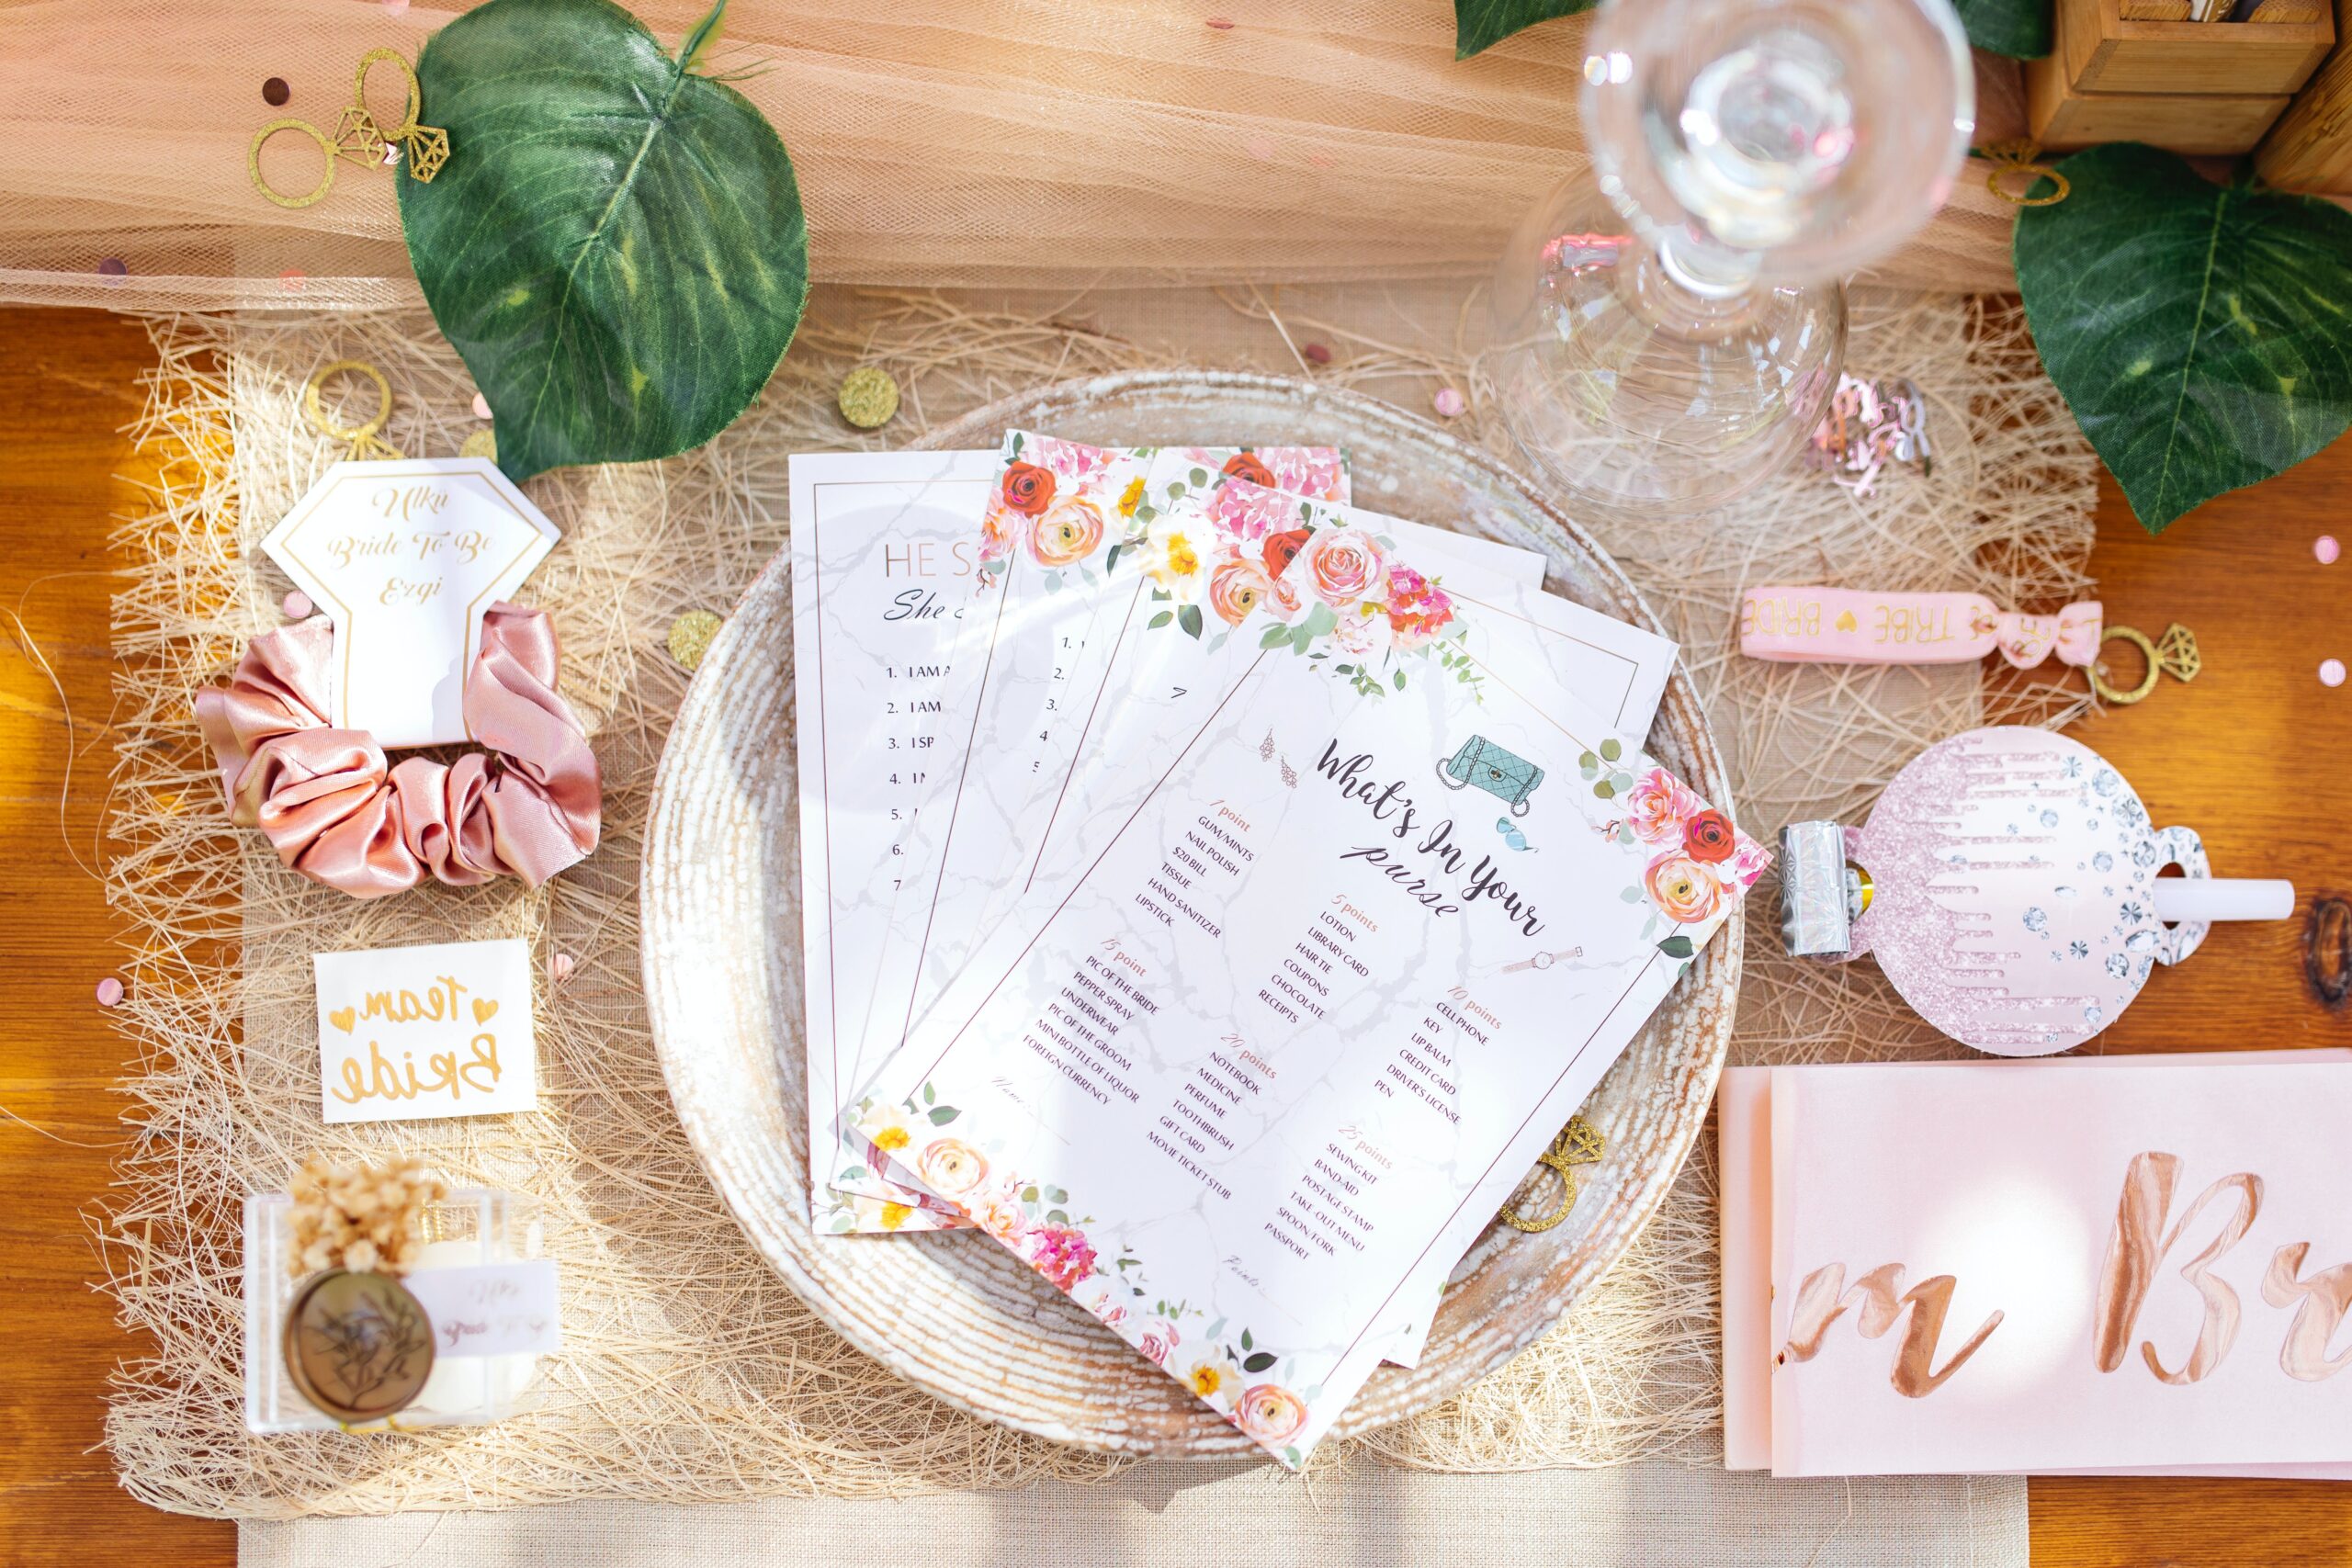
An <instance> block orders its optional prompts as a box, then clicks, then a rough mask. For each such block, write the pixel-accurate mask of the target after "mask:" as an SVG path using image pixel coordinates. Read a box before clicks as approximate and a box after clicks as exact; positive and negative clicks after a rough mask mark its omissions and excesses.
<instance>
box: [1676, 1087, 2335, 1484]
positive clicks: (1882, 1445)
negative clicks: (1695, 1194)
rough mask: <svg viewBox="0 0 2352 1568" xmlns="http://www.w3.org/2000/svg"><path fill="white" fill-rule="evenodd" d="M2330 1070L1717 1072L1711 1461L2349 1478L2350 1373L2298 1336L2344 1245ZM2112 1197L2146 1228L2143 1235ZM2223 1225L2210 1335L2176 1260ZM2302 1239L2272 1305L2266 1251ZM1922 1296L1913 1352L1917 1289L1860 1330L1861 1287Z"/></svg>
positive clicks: (1864, 1309)
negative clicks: (1716, 1450)
mask: <svg viewBox="0 0 2352 1568" xmlns="http://www.w3.org/2000/svg"><path fill="white" fill-rule="evenodd" d="M2347 1066H2352V1051H2346V1050H2336V1049H2329V1050H2311V1051H2275V1052H2230V1053H2214V1054H2205V1055H2165V1056H2107V1057H2086V1058H2081V1059H2068V1060H2058V1061H2040V1062H1986V1061H1969V1062H1955V1063H1936V1064H1900V1065H1897V1064H1872V1065H1850V1066H1817V1067H1795V1068H1778V1069H1766V1068H1734V1069H1730V1070H1728V1071H1726V1072H1725V1073H1724V1077H1723V1083H1722V1087H1721V1089H1720V1090H1719V1093H1718V1096H1717V1111H1718V1126H1719V1132H1720V1140H1721V1141H1720V1147H1721V1157H1722V1173H1723V1175H1722V1193H1723V1196H1722V1216H1723V1230H1722V1243H1723V1269H1724V1463H1725V1465H1726V1466H1727V1467H1728V1468H1731V1469H1735V1470H1760V1469H1770V1470H1772V1471H1774V1472H1775V1473H1781V1474H1860V1473H1891V1472H2017V1471H2033V1472H2041V1473H2054V1472H2070V1473H2132V1474H2140V1473H2153V1474H2227V1475H2258V1476H2283V1477H2311V1478H2323V1479H2341V1478H2347V1477H2352V1462H2341V1461H2344V1460H2352V1378H2345V1379H2342V1380H2341V1381H2340V1382H2339V1381H2338V1380H2337V1379H2336V1378H2335V1376H2334V1375H2333V1374H2332V1373H2330V1372H2328V1371H2326V1370H2325V1361H2326V1359H2327V1356H2328V1352H2329V1346H2328V1343H2327V1337H2326V1336H2325V1335H2324V1334H2323V1333H2319V1332H2318V1331H2319V1330H2320V1329H2321V1327H2322V1320H2323V1317H2324V1323H2325V1326H2327V1327H2329V1328H2332V1327H2333V1325H2334V1316H2333V1315H2331V1311H2332V1298H2331V1297H2330V1296H2329V1293H2328V1291H2327V1289H2326V1287H2327V1286H2328V1284H2330V1283H2331V1282H2332V1277H2330V1276H2327V1275H2325V1274H2324V1272H2323V1271H2324V1270H2325V1269H2330V1268H2332V1267H2333V1266H2334V1265H2335V1264H2336V1263H2338V1262H2340V1261H2343V1260H2344V1259H2345V1258H2352V1216H2347V1217H2346V1219H2345V1220H2341V1221H2339V1220H2338V1219H2336V1217H2335V1213H2332V1212H2331V1208H2330V1204H2329V1201H2328V1199H2327V1192H2328V1191H2329V1190H2335V1191H2340V1190H2342V1188H2343V1185H2344V1178H2345V1177H2346V1176H2347V1175H2352V1170H2346V1169H2344V1168H2342V1167H2344V1166H2346V1165H2352V1159H2347V1158H2346V1156H2344V1155H2343V1154H2342V1153H2341V1152H2340V1140H2339V1139H2338V1138H2336V1137H2334V1136H2330V1135H2327V1134H2325V1133H2324V1129H2325V1128H2326V1127H2327V1126H2328V1125H2330V1124H2331V1123H2330V1122H2329V1120H2328V1117H2329V1111H2328V1109H2327V1108H2328V1106H2329V1105H2330V1104H2331V1103H2332V1102H2333V1101H2334V1100H2335V1099H2337V1098H2338V1097H2341V1098H2343V1100H2344V1101H2345V1107H2346V1110H2347V1111H2352V1071H2346V1067H2347ZM2117 1069H2140V1070H2139V1071H2135V1072H2131V1073H2129V1074H2119V1073H2118V1071H2117ZM2001 1073H2023V1074H2029V1075H2038V1076H2036V1077H2033V1079H2032V1080H2031V1082H2030V1084H2026V1083H2021V1082H2020V1081H2019V1080H2017V1079H2014V1078H2012V1079H2003V1078H1999V1077H1993V1076H1991V1075H1996V1074H2001ZM2273 1074H2277V1075H2278V1076H2276V1077H2274V1076H2273ZM2333 1124H2334V1125H2337V1126H2340V1125H2341V1124H2342V1123H2341V1122H2335V1123H2333ZM2299 1128H2301V1129H2302V1130H2303V1131H2305V1132H2306V1133H2307V1134H2308V1135H2307V1136H2300V1137H2299V1136H2296V1135H2295V1134H2296V1132H2297V1130H2298V1129H2299ZM2142 1145H2147V1146H2144V1147H2143V1146H2142ZM2166 1155H2169V1156H2174V1157H2173V1158H2172V1160H2170V1161H2166V1160H2165V1159H2163V1158H2161V1157H2155V1158H2150V1157H2143V1156H2166ZM2135 1162H2136V1164H2135ZM2110 1167H2111V1169H2110ZM2208 1167H2211V1169H2209V1168H2208ZM2224 1167H2226V1169H2224ZM2127 1178H2129V1181H2128V1182H2127ZM2167 1185H2168V1190H2164V1189H2165V1188H2166V1187H2167ZM2209 1189H2211V1193H2210V1195H2208V1190H2209ZM2159 1196H2162V1197H2163V1198H2164V1199H2165V1202H2164V1205H2163V1213H2162V1217H2161V1222H2160V1223H2154V1224H2153V1227H2152V1231H2151V1222H2152V1221H2154V1219H2155V1217H2156V1213H2157V1199H2158V1198H2159ZM2200 1196H2203V1197H2204V1198H2205V1201H2204V1204H2203V1207H2202V1209H2201V1210H2200V1211H2199V1212H2198V1213H2196V1216H2195V1218H2193V1219H2190V1220H2188V1221H2186V1223H2184V1216H2185V1215H2188V1213H2190V1211H2191V1210H2192V1209H2193V1208H2195V1206H2196V1205H2197V1204H2198V1203H2199V1198H2200ZM2249 1196H2251V1197H2252V1200H2253V1201H2252V1211H2253V1212H2252V1213H2251V1215H2250V1216H2248V1217H2246V1218H2245V1223H2244V1224H2240V1223H2239V1221H2240V1216H2241V1212H2242V1211H2243V1210H2244V1209H2245V1207H2246V1206H2247V1205H2246V1199H2247V1198H2248V1197H2249ZM1776 1200H1778V1201H1776ZM2120 1210H2129V1211H2130V1213H2131V1219H2132V1220H2133V1222H2135V1223H2136V1224H2137V1225H2138V1226H2139V1230H2140V1231H2150V1232H2151V1234H2145V1235H2141V1234H2139V1232H2138V1231H2135V1233H2134V1234H2135V1236H2136V1238H2137V1250H2136V1251H2135V1250H2134V1249H2133V1248H2132V1247H2120V1246H2119V1245H2118V1244H2117V1242H2116V1232H2117V1230H2118V1224H2119V1211H2120ZM2176 1227H2177V1228H2178V1234H2177V1235H2175V1234H2173V1233H2174V1232H2175V1230H2176ZM2290 1232H2292V1233H2294V1234H2292V1235H2290V1234H2289V1233H2290ZM2306 1232H2308V1233H2310V1234H2308V1235H2306V1234H2304V1233H2306ZM2232 1233H2233V1234H2234V1239H2233V1240H2229V1241H2228V1244H2227V1245H2226V1246H2225V1247H2223V1248H2222V1251H2221V1252H2219V1253H2218V1254H2216V1256H2215V1258H2213V1260H2212V1261H2211V1267H2210V1268H2209V1269H2207V1271H2206V1275H2205V1278H2206V1279H2207V1280H2208V1282H2209V1285H2210V1286H2213V1287H2219V1289H2218V1291H2217V1292H2215V1294H2214V1295H2213V1297H2212V1299H2213V1300H2215V1301H2219V1302H2222V1303H2223V1304H2222V1306H2218V1307H2215V1308H2212V1309H2211V1315H2212V1318H2213V1323H2212V1325H2211V1327H2210V1328H2209V1327H2208V1325H2207V1322H2206V1319H2207V1316H2208V1312H2209V1309H2208V1307H2207V1304H2206V1303H2207V1301H2208V1296H2207V1295H2206V1294H2205V1293H2204V1292H2202V1291H2200V1288H2199V1286H2198V1285H2196V1284H2194V1283H2192V1282H2191V1281H2188V1280H2183V1279H2182V1278H2181V1277H2180V1270H2181V1269H2182V1268H2183V1266H2184V1265H2188V1263H2189V1262H2190V1260H2191V1259H2192V1258H2196V1257H2198V1256H2199V1254H2201V1253H2203V1252H2205V1251H2206V1250H2207V1248H2208V1247H2211V1246H2212V1245H2214V1244H2215V1243H2217V1242H2220V1241H2222V1240H2224V1238H2225V1236H2227V1235H2230V1234H2232ZM2167 1240H2169V1241H2170V1244H2171V1245H2170V1246H2169V1247H2168V1248H2167V1247H2165V1245H2164V1244H2165V1242H2166V1241H2167ZM2298 1242H2301V1243H2305V1244H2307V1249H2306V1251H2305V1253H2304V1254H2303V1255H2301V1267H2300V1269H2290V1270H2289V1271H2288V1276H2287V1278H2288V1281H2289V1282H2287V1283H2284V1284H2281V1285H2278V1286H2275V1287H2274V1291H2275V1292H2277V1293H2278V1294H2280V1297H2281V1299H2282V1300H2283V1301H2285V1302H2286V1303H2288V1304H2286V1305H2284V1306H2273V1305H2271V1304H2269V1303H2267V1301H2266V1299H2265V1293H2264V1286H2265V1282H2266V1278H2267V1275H2268V1274H2270V1273H2271V1272H2273V1257H2274V1254H2275V1253H2277V1252H2278V1248H2280V1247H2292V1246H2293V1245H2294V1244H2295V1243H2298ZM1828 1253H1839V1254H1850V1255H1851V1256H1850V1257H1848V1256H1840V1257H1837V1258H1831V1257H1828V1256H1827V1254H1828ZM1881 1253H1885V1254H1887V1256H1885V1257H1881V1256H1880V1254H1881ZM1915 1253H1916V1254H1917V1255H1918V1256H1917V1257H1916V1258H1915V1257H1909V1256H1905V1255H1909V1254H1915ZM2111 1254H2113V1255H2114V1256H2110V1255H2111ZM1776 1255H1777V1256H1776ZM1963 1264H1965V1265H1966V1267H1962V1265H1963ZM1889 1265H1897V1266H1899V1267H1901V1268H1902V1269H1904V1270H1905V1271H1904V1272H1903V1273H1901V1274H1895V1273H1893V1272H1892V1271H1891V1270H1890V1269H1888V1266H1889ZM1833 1269H1835V1270H1837V1272H1831V1271H1830V1270H1833ZM2346 1272H2347V1273H2352V1270H2347V1271H2346ZM1947 1276H1948V1277H1949V1278H1950V1279H1951V1285H1950V1287H1949V1290H1948V1291H1947V1290H1945V1289H1944V1288H1943V1287H1941V1286H1939V1285H1936V1284H1935V1283H1934V1281H1936V1280H1939V1279H1940V1278H1943V1277H1947ZM1776 1280H1777V1281H1779V1289H1778V1290H1777V1291H1776V1289H1775V1281H1776ZM1808 1281H1810V1282H1811V1283H1812V1285H1813V1290H1812V1292H1810V1296H1809V1297H1808V1295H1807V1292H1806V1291H1805V1289H1804V1287H1805V1285H1806V1284H1807V1282H1808ZM2298 1285H2300V1286H2301V1287H2317V1288H2316V1289H2315V1290H2314V1289H2298V1288H2297V1287H2298ZM1923 1286H1924V1287H1925V1288H1924V1289H1923ZM2103 1286H2104V1289H2103ZM1915 1291H1918V1292H1921V1297H1923V1298H1925V1300H1926V1303H1927V1304H1928V1305H1929V1306H1930V1307H1932V1306H1933V1305H1934V1304H1936V1303H1940V1304H1941V1305H1942V1307H1943V1316H1942V1321H1941V1323H1940V1325H1939V1326H1938V1329H1937V1332H1936V1334H1935V1335H1934V1336H1933V1343H1932V1344H1931V1345H1930V1344H1928V1343H1927V1342H1926V1339H1927V1337H1925V1336H1918V1337H1917V1343H1915V1342H1914V1341H1915V1331H1914V1327H1913V1322H1914V1319H1915V1318H1917V1317H1919V1316H1921V1315H1923V1314H1921V1312H1920V1299H1919V1298H1913V1299H1912V1300H1911V1301H1910V1302H1909V1303H1908V1308H1907V1311H1905V1312H1904V1314H1902V1316H1901V1317H1899V1318H1897V1319H1896V1320H1895V1321H1894V1322H1892V1323H1891V1324H1887V1323H1881V1324H1879V1325H1877V1326H1878V1327H1879V1329H1880V1334H1879V1336H1878V1337H1866V1335H1865V1333H1864V1328H1865V1323H1864V1320H1865V1319H1866V1318H1871V1317H1872V1316H1873V1315H1875V1314H1873V1312H1872V1307H1873V1305H1874V1304H1883V1305H1884V1306H1888V1307H1894V1306H1903V1305H1905V1298H1906V1296H1908V1295H1909V1293H1910V1292H1915ZM1874 1295H1880V1296H1883V1298H1884V1300H1883V1303H1874V1302H1873V1296H1874ZM1801 1301H1804V1303H1806V1304H1809V1306H1810V1307H1811V1311H1810V1312H1809V1313H1808V1314H1804V1316H1803V1317H1802V1318H1800V1317H1799V1315H1798V1308H1799V1306H1800V1303H1801ZM1841 1302H1842V1303H1844V1306H1843V1308H1842V1310H1839V1308H1838V1303H1841ZM2306 1302H2308V1303H2310V1304H2311V1313H2310V1315H2309V1316H2308V1317H2305V1318H2303V1319H2302V1320H2301V1322H2300V1324H2299V1313H2300V1312H2301V1310H2302V1308H2303V1306H2304V1303H2306ZM2127 1307H2128V1308H2130V1309H2131V1311H2130V1312H2129V1313H2128V1314H2127V1313H2123V1312H2122V1311H2121V1310H2120V1309H2123V1308H2127ZM2102 1309H2105V1317H2104V1321H2106V1322H2107V1323H2108V1325H2109V1327H2108V1332H2107V1333H2106V1335H2105V1343H2104V1344H2102V1343H2101V1335H2100V1333H2099V1327H2098V1320H2100V1317H2101V1312H2102ZM1995 1314H1998V1316H1997V1318H1996V1315H1995ZM2127 1316H2128V1317H2129V1319H2130V1326H2129V1331H2128V1332H2126V1331H2124V1329H2123V1327H2122V1325H2123V1323H2124V1321H2125V1318H2126V1317H2127ZM1988 1324H1990V1326H1989V1327H1988V1326H1987V1325H1988ZM2314 1336H2316V1337H2314ZM2290 1339H2292V1340H2293V1344H2294V1348H2293V1349H2292V1350H2291V1351H2290V1348H2289V1343H2290ZM2143 1343H2145V1344H2148V1345H2150V1346H2153V1347H2154V1348H2155V1354H2156V1364H2157V1366H2158V1367H2160V1368H2161V1369H2162V1370H2163V1371H2164V1372H2165V1374H2168V1375H2169V1376H2170V1377H2172V1378H2173V1379H2175V1380H2177V1381H2174V1382H2165V1381H2164V1380H2163V1378H2161V1377H2159V1375H2158V1373H2157V1372H2156V1371H2152V1370H2151V1368H2150V1366H2149V1365H2148V1361H2147V1357H2146V1355H2145V1354H2144V1353H2143V1351H2142V1349H2141V1348H2140V1347H2141V1346H2142V1344H2143ZM1923 1351H1924V1355H1923V1354H1921V1352H1923ZM2102 1352H2104V1354H2105V1355H2106V1357H2107V1359H2109V1360H2111V1361H2112V1362H2113V1363H2114V1365H2113V1366H2112V1368H2111V1369H2109V1370H2105V1371H2102V1370H2100V1369H2099V1367H2098V1359H2099V1357H2100V1356H2101V1354H2102ZM2217 1352H2218V1354H2217ZM2337 1354H2338V1355H2341V1354H2342V1352H2341V1351H2340V1350H2339V1351H2338V1352H2337ZM1776 1355H1779V1356H1781V1357H1782V1358H1783V1359H1781V1367H1780V1371H1778V1372H1777V1373H1776V1372H1775V1371H1774V1361H1775V1357H1776ZM2290 1360H2291V1361H2294V1362H2295V1364H2296V1366H2297V1367H2298V1368H2299V1370H2300V1371H2301V1374H2302V1375H2297V1374H2296V1373H2295V1372H2293V1371H2289V1370H2288V1367H2287V1363H2288V1362H2289V1361H2290ZM2192 1361H2193V1362H2195V1363H2196V1364H2195V1365H2193V1366H2192V1364H2191V1363H2192ZM2190 1371H2195V1372H2196V1373H2197V1375H2196V1376H2195V1377H2193V1378H2189V1377H2188V1373H2189V1372H2190ZM2313 1374H2316V1375H2313ZM1904 1384H1907V1387H1899V1386H1898V1385H1904ZM2339 1430H2340V1431H2341V1432H2342V1433H2343V1434H2345V1435H2346V1438H2345V1440H2344V1441H2342V1442H2339V1441H2338V1440H2337V1433H2338V1431H2339Z"/></svg>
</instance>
